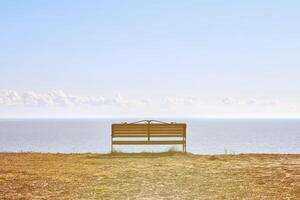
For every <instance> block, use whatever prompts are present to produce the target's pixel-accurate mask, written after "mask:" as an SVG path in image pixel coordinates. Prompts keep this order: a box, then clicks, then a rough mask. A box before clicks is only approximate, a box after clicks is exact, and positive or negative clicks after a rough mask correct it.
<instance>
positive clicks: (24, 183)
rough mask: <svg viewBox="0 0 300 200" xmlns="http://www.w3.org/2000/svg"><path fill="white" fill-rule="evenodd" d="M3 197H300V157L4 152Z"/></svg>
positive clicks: (0, 166) (0, 177) (1, 165)
mask: <svg viewBox="0 0 300 200" xmlns="http://www.w3.org/2000/svg"><path fill="white" fill-rule="evenodd" d="M0 199H300V155H222V156H217V155H215V156H203V155H191V154H182V153H176V152H168V153H159V154H153V153H152V154H147V153H141V154H122V153H113V154H106V155H105V154H39V153H0Z"/></svg>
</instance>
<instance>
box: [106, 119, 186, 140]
mask: <svg viewBox="0 0 300 200" xmlns="http://www.w3.org/2000/svg"><path fill="white" fill-rule="evenodd" d="M138 137H139V138H148V140H150V138H159V137H182V138H185V137H186V124H175V123H171V124H126V123H123V124H112V138H138Z"/></svg>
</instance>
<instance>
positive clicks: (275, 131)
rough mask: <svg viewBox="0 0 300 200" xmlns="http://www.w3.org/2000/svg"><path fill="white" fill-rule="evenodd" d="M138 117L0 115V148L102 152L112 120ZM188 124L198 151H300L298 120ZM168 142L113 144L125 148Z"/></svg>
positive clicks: (189, 140)
mask: <svg viewBox="0 0 300 200" xmlns="http://www.w3.org/2000/svg"><path fill="white" fill-rule="evenodd" d="M135 120H138V119H116V118H114V119H95V118H93V119H86V118H85V119H0V152H22V151H23V152H51V153H57V152H59V153H86V152H93V153H106V152H110V150H111V137H110V136H111V124H112V123H118V122H125V121H126V122H133V121H135ZM161 120H163V121H166V122H183V123H187V151H188V152H191V153H197V154H224V153H235V154H238V153H284V154H285V153H290V154H299V153H300V119H265V118H264V119H253V118H251V119H245V118H243V119H218V118H192V119H187V118H186V119H185V118H181V119H179V118H177V119H161ZM171 147H173V148H174V147H175V148H177V149H178V150H181V146H180V145H175V146H172V145H168V146H160V145H159V146H144V145H142V146H115V147H114V148H115V150H118V151H124V152H141V151H150V152H152V151H154V152H156V151H166V150H168V149H169V148H171Z"/></svg>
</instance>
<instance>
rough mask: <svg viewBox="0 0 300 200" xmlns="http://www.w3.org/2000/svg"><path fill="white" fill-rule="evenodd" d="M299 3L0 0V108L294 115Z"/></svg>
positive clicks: (56, 112)
mask: <svg viewBox="0 0 300 200" xmlns="http://www.w3.org/2000/svg"><path fill="white" fill-rule="evenodd" d="M299 7H300V3H299V1H293V0H291V1H276V0H273V1H268V0H265V1H258V0H253V1H237V0H236V1H230V0H229V1H222V0H219V1H215V0H207V1H192V0H190V1H175V0H172V1H171V0H170V1H167V0H166V1H158V0H153V1H96V0H95V1H93V0H88V1H83V0H75V1H74V0H73V1H71V0H68V1H66V0H53V1H38V0H35V1H33V0H28V1H21V0H16V1H1V2H0V117H28V116H43V117H48V116H70V117H76V116H96V117H107V116H109V117H118V116H158V117H161V116H179V117H180V116H185V117H186V116H188V117H199V116H200V117H201V116H223V115H227V116H237V117H239V116H298V115H299V116H300V80H299V77H300V76H299V75H300V56H299V55H300V26H299V21H300V12H299Z"/></svg>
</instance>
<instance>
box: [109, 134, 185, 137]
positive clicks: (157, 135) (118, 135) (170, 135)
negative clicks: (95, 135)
mask: <svg viewBox="0 0 300 200" xmlns="http://www.w3.org/2000/svg"><path fill="white" fill-rule="evenodd" d="M112 137H113V138H120V137H123V138H139V137H148V135H130V134H127V135H123V134H121V135H120V134H113V135H112ZM149 137H150V138H155V137H181V138H182V137H183V135H181V134H180V135H179V134H169V135H165V134H155V135H151V134H150V135H149Z"/></svg>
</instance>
